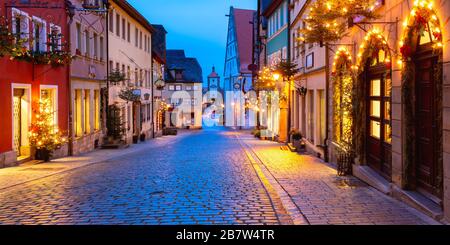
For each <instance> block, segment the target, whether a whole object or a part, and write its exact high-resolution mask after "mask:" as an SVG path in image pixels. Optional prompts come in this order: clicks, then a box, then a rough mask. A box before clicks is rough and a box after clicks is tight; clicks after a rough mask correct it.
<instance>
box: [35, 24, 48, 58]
mask: <svg viewBox="0 0 450 245" xmlns="http://www.w3.org/2000/svg"><path fill="white" fill-rule="evenodd" d="M32 30H33V32H32V37H33V51H34V52H47V24H46V23H45V21H43V20H42V19H40V18H38V17H33V25H32Z"/></svg>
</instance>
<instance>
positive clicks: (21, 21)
mask: <svg viewBox="0 0 450 245" xmlns="http://www.w3.org/2000/svg"><path fill="white" fill-rule="evenodd" d="M29 32H30V31H29V26H28V14H26V13H25V12H23V11H20V10H18V9H15V8H13V9H12V33H13V35H14V36H15V37H16V38H17V39H22V40H24V41H25V42H24V47H26V48H27V49H28V48H30V43H29V40H28V39H29Z"/></svg>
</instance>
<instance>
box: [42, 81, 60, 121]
mask: <svg viewBox="0 0 450 245" xmlns="http://www.w3.org/2000/svg"><path fill="white" fill-rule="evenodd" d="M41 100H43V101H44V100H45V101H47V102H48V105H49V106H50V108H48V109H49V110H50V112H51V113H52V118H51V119H50V120H51V121H52V122H53V124H54V125H58V91H57V86H48V85H46V86H44V85H41Z"/></svg>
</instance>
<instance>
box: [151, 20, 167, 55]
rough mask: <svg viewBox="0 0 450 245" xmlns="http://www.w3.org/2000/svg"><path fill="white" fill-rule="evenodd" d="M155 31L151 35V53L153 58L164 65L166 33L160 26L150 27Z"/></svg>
mask: <svg viewBox="0 0 450 245" xmlns="http://www.w3.org/2000/svg"><path fill="white" fill-rule="evenodd" d="M152 26H153V29H155V31H154V32H153V34H152V52H153V56H154V57H155V58H156V59H158V60H159V62H162V63H163V64H165V63H166V34H167V31H166V29H164V26H162V25H152Z"/></svg>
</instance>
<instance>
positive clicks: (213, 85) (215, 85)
mask: <svg viewBox="0 0 450 245" xmlns="http://www.w3.org/2000/svg"><path fill="white" fill-rule="evenodd" d="M220 91H221V88H220V77H219V75H218V74H217V72H216V68H215V67H214V66H213V68H212V72H211V74H209V75H208V90H207V92H210V93H209V94H210V96H209V97H210V98H209V99H216V98H217V96H218V95H217V94H218V92H220Z"/></svg>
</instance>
